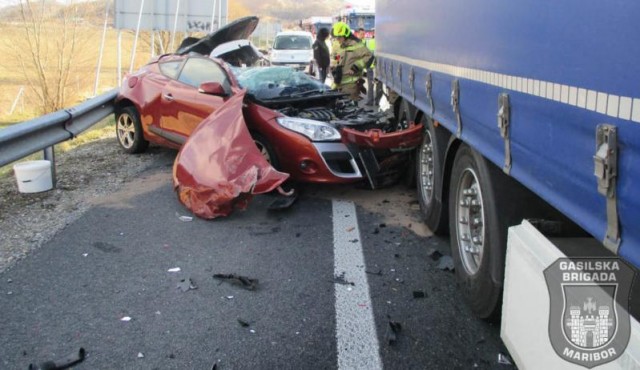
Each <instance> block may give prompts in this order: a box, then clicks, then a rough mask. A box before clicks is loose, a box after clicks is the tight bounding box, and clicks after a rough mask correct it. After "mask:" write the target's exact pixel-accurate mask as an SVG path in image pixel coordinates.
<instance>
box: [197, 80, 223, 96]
mask: <svg viewBox="0 0 640 370" xmlns="http://www.w3.org/2000/svg"><path fill="white" fill-rule="evenodd" d="M198 92H199V93H202V94H207V95H214V96H222V97H224V96H228V95H229V94H227V92H226V91H225V90H224V87H222V85H221V84H220V83H219V82H203V83H201V84H200V88H199V89H198Z"/></svg>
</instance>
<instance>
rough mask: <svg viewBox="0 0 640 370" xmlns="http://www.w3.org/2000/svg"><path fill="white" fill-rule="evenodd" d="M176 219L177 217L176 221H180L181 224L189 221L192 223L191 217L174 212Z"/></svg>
mask: <svg viewBox="0 0 640 370" xmlns="http://www.w3.org/2000/svg"><path fill="white" fill-rule="evenodd" d="M176 217H178V220H180V221H182V222H191V221H193V217H191V216H181V215H180V214H179V213H178V212H176Z"/></svg>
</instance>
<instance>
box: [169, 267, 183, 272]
mask: <svg viewBox="0 0 640 370" xmlns="http://www.w3.org/2000/svg"><path fill="white" fill-rule="evenodd" d="M167 272H180V267H173V268H170V269H168V270H167Z"/></svg>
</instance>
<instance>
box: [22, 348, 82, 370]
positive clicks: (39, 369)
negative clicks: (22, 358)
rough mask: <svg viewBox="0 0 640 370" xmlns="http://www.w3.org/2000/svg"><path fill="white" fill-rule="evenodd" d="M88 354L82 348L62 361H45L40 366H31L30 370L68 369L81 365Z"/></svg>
mask: <svg viewBox="0 0 640 370" xmlns="http://www.w3.org/2000/svg"><path fill="white" fill-rule="evenodd" d="M86 355H87V353H86V351H85V350H84V348H82V347H80V349H79V350H78V351H77V352H73V353H70V354H68V355H67V356H66V357H64V358H62V359H58V360H55V361H45V362H43V363H41V364H40V365H34V364H29V370H56V369H68V368H70V367H72V366H73V365H76V364H79V363H80V362H82V361H84V359H85V357H86Z"/></svg>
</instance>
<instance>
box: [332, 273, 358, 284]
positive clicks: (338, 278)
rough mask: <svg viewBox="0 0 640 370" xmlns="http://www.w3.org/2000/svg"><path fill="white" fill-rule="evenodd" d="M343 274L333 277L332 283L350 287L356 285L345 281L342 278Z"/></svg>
mask: <svg viewBox="0 0 640 370" xmlns="http://www.w3.org/2000/svg"><path fill="white" fill-rule="evenodd" d="M344 274H345V273H344V272H343V273H342V274H340V275H338V276H334V277H333V282H334V283H335V284H340V285H351V286H355V285H356V284H355V283H353V282H351V281H347V279H345V277H344Z"/></svg>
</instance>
